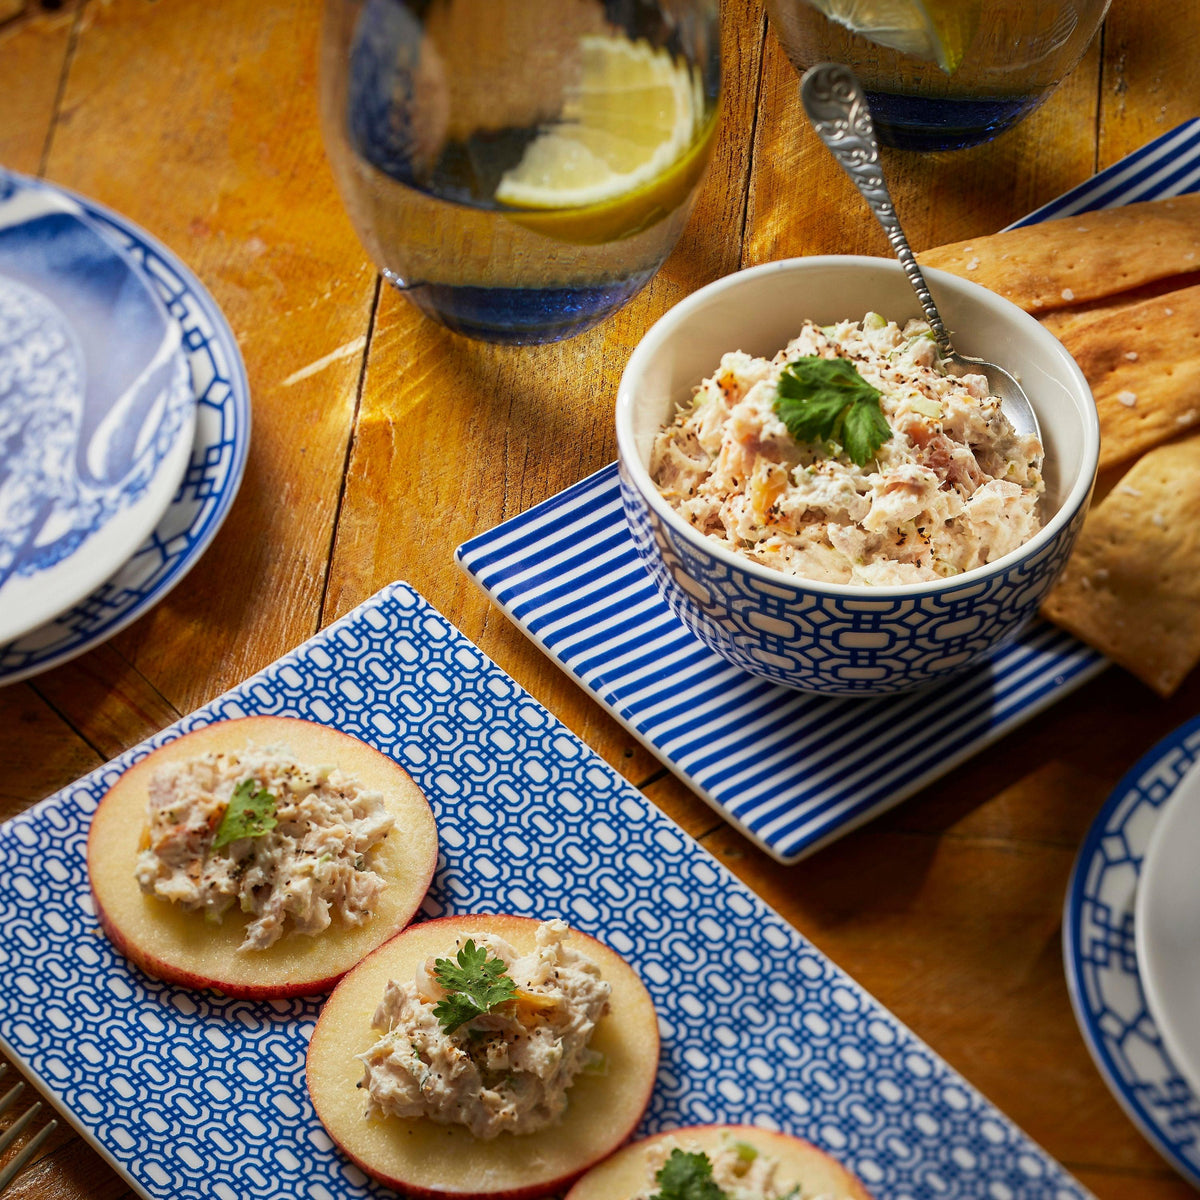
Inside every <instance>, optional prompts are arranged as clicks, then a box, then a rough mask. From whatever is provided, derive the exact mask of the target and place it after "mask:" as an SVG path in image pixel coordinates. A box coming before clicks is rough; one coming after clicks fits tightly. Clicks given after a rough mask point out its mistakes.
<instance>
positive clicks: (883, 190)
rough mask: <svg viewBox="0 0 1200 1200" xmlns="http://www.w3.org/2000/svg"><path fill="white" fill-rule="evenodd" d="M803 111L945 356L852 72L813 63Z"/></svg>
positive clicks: (943, 338) (943, 335)
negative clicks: (876, 228) (879, 234)
mask: <svg viewBox="0 0 1200 1200" xmlns="http://www.w3.org/2000/svg"><path fill="white" fill-rule="evenodd" d="M800 98H801V100H802V101H803V102H804V111H805V112H807V113H808V119H809V120H810V121H811V122H812V124H813V128H814V129H815V130H816V131H817V134H818V136H819V137H820V138H821V140H822V141H823V142H824V143H825V145H826V146H828V147H829V151H830V153H831V154H832V155H833V157H834V158H835V159H836V160H837V164H838V166H839V167H841V168H842V170H843V171H845V172H846V174H847V175H849V176H850V178H851V180H852V181H853V183H854V186H855V187H856V188H858V190H859V191H860V192H861V193H862V198H863V199H864V200H865V201H866V202H867V204H868V205H869V206H870V209H871V211H872V212H873V213H874V214H875V219H876V220H877V221H878V222H879V224H880V225H882V226H883V231H884V233H886V234H887V238H888V241H889V242H891V244H892V249H893V250H894V251H895V252H896V257H897V258H898V259H899V260H900V265H901V266H902V267H903V268H904V273H905V274H906V275H907V276H908V281H909V283H911V284H912V286H913V290H914V291H915V292H916V293H917V299H918V300H920V302H921V307H922V308H923V309H924V310H925V319H926V320H927V321H928V322H929V326H930V328H931V329H932V330H933V336H934V337H935V338H936V339H937V344H938V349H939V350H940V351H941V352H942V353H943V354H950V353H951V352H952V348H951V346H950V335H949V334H948V333H947V332H946V327H945V325H943V324H942V318H941V316H940V315H939V314H938V310H937V305H935V304H934V302H933V297H932V296H931V295H930V293H929V286H928V284H926V282H925V276H924V275H922V274H921V268H920V266H919V265H918V263H917V260H916V257H915V256H914V255H913V252H912V248H911V247H910V246H909V244H908V238H906V237H905V236H904V230H903V229H902V228H901V227H900V220H899V218H898V217H897V216H896V209H895V207H894V206H893V204H892V197H891V195H890V194H889V193H888V189H887V183H886V182H885V181H884V178H883V170H882V168H881V167H880V165H879V143H878V142H877V141H876V140H875V126H874V124H873V123H872V121H871V112H870V110H869V109H868V108H867V100H866V97H865V96H864V95H863V92H862V88H861V87H860V86H859V83H858V80H857V79H856V78H855V77H854V72H853V71H851V70H850V68H849V67H844V66H842V65H841V64H840V63H818V64H817V65H816V66H815V67H811V68H810V69H809V70H808V71H806V72H805V73H804V78H803V79H802V80H801V81H800Z"/></svg>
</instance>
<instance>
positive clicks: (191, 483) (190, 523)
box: [0, 172, 251, 686]
mask: <svg viewBox="0 0 1200 1200" xmlns="http://www.w3.org/2000/svg"><path fill="white" fill-rule="evenodd" d="M9 174H10V175H12V176H13V177H14V178H16V179H17V180H19V181H21V182H23V183H26V184H29V185H31V186H34V187H38V188H41V189H44V190H46V191H49V192H52V193H58V194H60V195H62V196H65V197H66V198H67V199H68V200H70V201H72V202H73V203H75V204H77V205H79V207H80V208H82V210H83V211H84V213H85V214H86V216H87V218H88V220H90V221H91V222H92V224H93V225H94V226H95V227H96V228H97V229H98V230H99V231H100V232H101V234H102V235H103V236H104V237H105V238H106V239H107V240H108V241H110V242H112V243H113V244H115V246H116V247H117V248H118V249H119V250H120V251H121V252H122V253H123V254H124V255H125V256H126V257H128V258H130V259H132V260H133V262H134V263H135V265H136V266H137V268H138V269H139V271H140V272H141V274H142V275H143V276H144V277H145V278H146V279H147V281H148V283H149V284H150V286H151V289H152V291H153V292H154V293H155V295H156V296H157V297H158V298H159V299H160V300H161V301H162V303H163V304H164V306H165V307H166V309H167V312H168V314H169V315H170V316H171V318H172V319H174V320H175V321H177V322H178V323H179V325H180V326H181V329H182V334H183V348H184V353H185V355H186V356H187V358H188V362H189V365H190V367H191V369H192V379H193V387H194V390H195V395H196V411H197V420H196V435H195V441H194V443H193V448H192V455H191V459H190V461H189V463H188V466H187V468H186V470H185V473H184V478H183V481H182V482H181V484H180V487H179V490H178V491H177V492H176V495H175V498H174V499H173V500H172V502H171V504H170V506H169V507H168V508H167V511H166V513H165V514H164V515H163V518H162V520H161V521H160V522H159V523H158V525H157V527H156V528H155V531H154V532H153V533H152V534H151V535H150V537H149V538H148V539H147V540H146V541H145V542H144V543H143V544H142V545H141V546H140V547H139V548H138V549H137V550H136V551H135V552H134V554H133V556H132V558H131V559H130V560H129V561H128V562H127V563H126V564H125V566H123V567H122V568H121V569H120V570H118V571H117V572H116V573H115V574H114V575H113V576H112V577H111V578H110V579H109V580H107V581H106V582H105V583H103V584H101V586H100V587H99V588H97V589H96V590H95V591H94V592H92V593H91V595H89V596H88V597H86V598H85V599H84V600H82V601H80V603H78V604H77V605H75V606H74V607H73V608H71V609H68V610H67V611H66V612H64V613H62V614H61V615H60V616H59V617H57V618H56V619H55V620H54V621H51V622H49V623H48V624H46V625H44V626H41V627H40V628H38V629H36V630H34V631H32V632H31V633H29V634H26V635H25V636H24V637H21V638H18V639H16V640H15V641H12V642H9V643H7V644H5V645H0V686H3V685H5V684H9V683H16V682H18V681H19V680H22V679H27V678H29V677H30V676H32V675H37V674H40V673H41V672H43V671H47V670H49V669H50V668H52V667H56V666H59V665H61V664H62V663H65V662H68V661H69V660H70V659H72V658H75V657H77V656H78V655H80V654H83V653H85V652H86V651H88V650H90V649H92V648H93V647H95V646H98V645H100V644H101V643H102V642H105V641H107V640H108V639H109V638H110V637H112V636H113V635H114V634H116V633H118V632H120V630H122V629H124V628H125V627H126V626H127V625H129V624H131V623H132V622H133V621H135V620H137V618H138V617H140V616H142V615H143V614H144V613H146V612H147V611H148V610H149V609H150V608H152V607H153V606H154V605H155V604H157V603H158V602H159V601H160V600H162V599H163V598H164V597H165V596H166V595H167V594H168V593H169V592H170V591H171V590H172V589H173V588H174V587H175V586H176V585H177V584H179V583H180V581H181V580H182V579H183V578H184V576H186V575H187V573H188V572H189V571H190V570H191V569H192V567H193V566H195V564H196V562H197V561H198V560H199V558H200V556H201V555H202V554H203V553H204V551H205V550H206V549H207V548H208V546H209V544H210V543H211V542H212V540H213V538H214V537H215V536H216V534H217V531H218V530H219V529H220V527H221V525H222V524H223V523H224V521H225V518H226V516H227V515H228V513H229V509H230V508H231V507H232V505H233V501H234V499H235V498H236V496H237V493H238V488H239V487H240V485H241V481H242V476H243V474H244V472H245V467H246V460H247V456H248V454H249V448H250V429H251V417H250V385H249V381H248V380H247V377H246V368H245V364H244V363H243V361H242V356H241V351H240V350H239V349H238V344H237V339H236V338H235V337H234V334H233V330H232V329H231V328H230V326H229V322H228V321H227V320H226V319H225V315H224V314H223V313H222V312H221V310H220V308H218V307H217V304H216V302H215V301H214V300H213V298H212V296H211V295H210V294H209V293H208V291H207V289H206V288H205V287H204V285H203V284H202V283H201V282H200V280H199V279H198V278H197V277H196V276H195V274H194V273H193V272H192V271H191V270H190V269H189V268H188V267H187V266H186V265H185V264H184V263H183V262H182V261H181V260H180V259H179V258H178V257H177V256H176V255H175V254H174V253H173V252H172V251H171V250H169V249H168V248H167V247H166V246H164V245H163V244H162V243H161V242H160V241H158V239H157V238H155V237H153V236H152V235H150V234H149V233H147V232H146V231H145V230H144V229H142V228H140V227H139V226H137V225H135V224H133V222H131V221H129V220H127V219H126V218H125V217H123V216H121V215H120V214H119V213H115V212H113V211H112V210H111V209H109V208H107V207H105V206H104V205H102V204H97V203H96V202H94V201H92V200H89V199H88V198H87V197H85V196H81V195H79V194H77V193H75V192H72V191H71V190H70V189H68V188H63V187H59V186H58V185H56V184H51V183H48V182H47V181H45V180H41V179H32V178H29V177H27V176H20V175H16V174H15V173H14V172H9Z"/></svg>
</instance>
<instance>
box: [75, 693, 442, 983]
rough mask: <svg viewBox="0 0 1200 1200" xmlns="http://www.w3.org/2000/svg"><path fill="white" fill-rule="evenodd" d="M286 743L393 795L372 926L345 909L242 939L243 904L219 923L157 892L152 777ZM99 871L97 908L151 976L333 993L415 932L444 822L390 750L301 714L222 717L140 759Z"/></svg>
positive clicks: (109, 821)
mask: <svg viewBox="0 0 1200 1200" xmlns="http://www.w3.org/2000/svg"><path fill="white" fill-rule="evenodd" d="M251 744H253V745H255V746H259V747H265V746H284V747H286V748H287V750H288V753H289V754H291V755H292V756H293V757H294V758H295V759H296V761H297V762H301V763H309V764H313V765H320V766H336V767H338V768H340V769H341V771H342V772H343V773H344V774H346V775H349V776H352V777H353V778H354V779H355V780H357V782H358V783H359V784H360V785H361V786H362V787H363V788H366V789H368V790H370V791H376V792H381V793H382V794H383V796H384V798H385V802H386V804H387V807H388V809H389V811H390V812H391V813H392V815H393V816H394V817H395V821H396V824H395V827H394V828H393V830H392V832H391V833H390V834H389V835H388V837H387V838H385V839H384V840H383V841H382V842H380V843H379V844H378V845H377V846H376V847H375V849H374V850H373V851H372V855H371V867H372V869H373V870H375V871H376V872H377V873H378V874H380V875H382V876H383V877H384V879H386V880H387V886H386V887H385V888H384V889H383V891H382V892H381V893H380V895H379V899H378V902H377V903H376V906H375V914H374V916H373V917H372V918H371V919H370V920H369V921H367V922H366V923H365V924H363V925H349V924H345V923H343V922H342V921H340V920H339V919H338V918H336V917H335V918H334V921H333V924H332V925H330V926H329V927H328V928H327V929H325V930H323V931H322V932H321V933H319V934H317V935H316V936H308V935H306V934H299V933H285V934H284V936H283V937H281V938H280V939H279V940H278V941H277V942H275V944H274V945H272V946H268V947H267V948H266V949H264V950H245V951H241V950H239V949H238V947H239V946H240V945H241V943H242V939H243V938H244V936H245V932H246V926H247V925H248V924H249V922H250V920H251V919H252V918H251V917H250V916H249V915H247V914H245V913H242V912H239V911H238V910H237V909H236V908H235V909H231V910H230V911H229V912H227V913H226V914H225V916H224V918H223V920H222V921H221V922H220V923H219V924H218V923H214V922H212V921H206V920H205V918H204V915H203V914H202V913H199V912H188V911H187V910H185V909H182V908H180V907H179V906H178V905H176V904H172V903H170V902H169V901H166V900H162V899H160V898H158V897H157V896H149V895H146V893H144V892H143V891H142V889H141V888H140V887H139V886H138V883H137V880H136V879H135V878H134V864H135V862H136V860H137V856H138V853H139V850H140V848H141V845H140V843H141V839H142V836H143V832H144V831H145V829H146V826H147V802H148V795H149V785H150V779H151V777H152V776H153V775H154V773H155V772H156V771H158V770H159V769H160V768H162V767H164V766H166V765H167V764H168V763H173V762H178V761H179V760H181V759H188V758H194V757H197V756H199V755H202V754H206V753H208V752H209V751H227V752H234V753H237V752H239V751H243V750H245V749H246V747H247V746H249V745H251ZM87 860H88V875H89V877H90V880H91V885H92V896H93V898H94V899H95V903H96V915H97V916H98V917H99V919H100V924H101V926H102V927H103V929H104V932H105V933H106V934H108V936H109V938H110V939H111V941H112V943H113V945H114V946H116V948H117V949H118V950H119V951H120V952H121V953H122V954H124V955H125V956H126V958H128V959H130V960H131V961H132V962H133V963H135V964H136V965H137V966H139V967H141V969H142V970H143V971H145V972H146V973H147V974H148V975H154V976H157V977H158V978H159V979H165V980H167V981H168V982H171V983H180V984H183V985H184V986H185V987H193V988H216V989H217V990H218V991H221V992H224V993H225V994H226V995H228V996H239V997H244V998H248V999H264V998H268V997H282V996H307V995H311V994H312V993H314V992H323V991H328V990H329V988H331V987H332V986H333V985H334V984H335V983H336V982H337V981H338V979H339V978H341V976H342V975H344V974H345V973H346V972H347V971H348V970H349V969H350V968H351V967H352V966H354V964H355V963H356V962H358V960H359V959H360V958H362V957H363V956H364V955H365V954H368V953H369V952H370V951H372V950H374V949H375V947H376V946H378V945H380V944H381V943H382V942H385V941H387V939H388V938H390V937H391V936H392V935H393V934H395V933H397V932H398V931H399V930H401V929H403V928H404V926H405V925H407V924H408V922H409V921H410V920H411V919H412V916H413V913H415V912H416V911H417V908H418V907H419V906H420V903H421V900H422V899H423V898H424V896H425V893H426V891H427V890H428V889H429V882H430V880H431V879H432V878H433V869H434V867H435V865H436V864H437V828H436V826H435V825H434V820H433V813H432V812H430V810H429V804H428V802H427V801H426V799H425V797H424V795H423V794H422V793H421V790H420V788H418V787H417V785H416V784H415V783H413V781H412V779H411V778H410V777H409V775H408V773H407V772H406V771H405V770H404V769H403V768H402V767H401V766H399V765H398V764H397V763H394V762H393V761H392V760H391V759H390V758H388V757H387V756H386V755H384V754H381V753H380V752H379V751H378V750H374V749H372V748H371V747H370V746H368V745H366V743H364V742H360V741H359V740H358V739H357V738H354V737H350V736H349V735H348V734H345V733H340V732H339V731H338V730H336V729H329V728H328V727H326V726H324V725H317V724H315V723H313V722H312V721H302V720H299V719H298V718H295V717H243V718H241V719H239V720H233V721H218V722H215V723H214V724H212V725H206V726H204V727H203V728H202V729H197V730H195V731H193V732H192V733H188V734H185V735H184V736H183V737H181V738H178V739H176V740H175V741H173V742H169V743H168V744H167V745H165V746H163V747H161V748H160V749H158V750H155V751H154V752H153V753H151V754H148V755H147V756H146V757H145V758H143V759H142V760H141V761H140V762H138V763H136V764H135V765H134V766H132V767H130V768H129V770H128V771H126V772H125V774H124V775H122V776H121V778H120V779H118V780H117V782H116V783H115V784H113V786H112V787H111V788H110V789H109V790H108V792H107V793H106V794H105V796H104V798H103V799H102V800H101V801H100V804H99V807H98V808H97V809H96V814H95V816H94V817H93V818H92V827H91V831H90V833H89V834H88V849H87Z"/></svg>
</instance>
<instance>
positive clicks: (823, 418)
mask: <svg viewBox="0 0 1200 1200" xmlns="http://www.w3.org/2000/svg"><path fill="white" fill-rule="evenodd" d="M879 396H880V392H879V389H878V388H874V387H872V386H871V385H870V384H869V383H868V382H867V381H866V380H865V379H864V378H863V377H862V376H861V375H860V374H859V373H858V370H857V368H856V367H855V366H854V364H853V363H852V362H850V361H849V360H848V359H845V358H797V359H794V360H793V361H792V362H790V363H788V364H787V366H785V367H784V368H783V371H782V372H781V373H780V376H779V394H778V396H776V398H775V415H776V416H777V417H778V418H779V419H780V420H781V421H782V422H783V423H784V424H785V425H786V426H787V431H788V433H790V434H791V435H792V437H793V438H795V440H796V441H798V442H820V441H827V442H837V443H838V444H839V445H840V446H841V447H842V448H843V449H844V450H845V451H846V455H847V457H848V458H849V459H850V461H851V462H852V463H855V464H856V465H857V466H860V467H865V466H866V465H867V463H869V462H870V461H871V459H873V458H874V457H875V451H876V450H878V449H879V447H880V446H882V445H883V443H884V442H886V441H887V440H888V439H889V438H890V437H891V436H892V430H891V427H890V426H889V425H888V423H887V419H886V418H885V417H884V415H883V410H882V409H881V408H880V407H879Z"/></svg>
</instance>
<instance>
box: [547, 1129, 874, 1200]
mask: <svg viewBox="0 0 1200 1200" xmlns="http://www.w3.org/2000/svg"><path fill="white" fill-rule="evenodd" d="M727 1135H732V1136H733V1137H734V1138H736V1139H737V1140H738V1141H744V1142H748V1143H750V1144H751V1145H753V1146H754V1147H755V1148H756V1149H757V1150H758V1151H759V1152H760V1153H763V1154H769V1155H770V1156H771V1157H773V1158H775V1159H776V1160H777V1161H778V1162H779V1163H780V1173H781V1175H782V1176H783V1180H784V1188H785V1190H786V1188H787V1187H788V1186H791V1185H792V1184H796V1183H801V1182H803V1183H804V1185H805V1193H804V1194H805V1195H809V1194H810V1192H811V1193H812V1194H817V1195H824V1194H828V1195H830V1196H834V1197H836V1198H837V1200H871V1196H870V1194H869V1193H868V1192H867V1189H866V1188H865V1187H863V1185H862V1183H861V1181H860V1180H858V1179H857V1178H855V1176H853V1175H852V1174H851V1173H850V1172H849V1171H848V1170H846V1168H845V1167H843V1166H842V1165H841V1163H839V1162H838V1161H837V1160H836V1159H834V1158H833V1157H831V1156H830V1155H829V1154H827V1153H826V1152H825V1151H824V1150H821V1149H819V1148H818V1147H817V1146H814V1145H813V1144H812V1143H811V1142H806V1141H805V1140H804V1139H803V1138H798V1137H794V1136H793V1135H792V1134H789V1133H776V1132H774V1131H772V1130H768V1129H759V1128H758V1127H757V1126H756V1125H688V1126H684V1127H683V1128H681V1129H668V1130H666V1131H664V1132H663V1133H656V1134H654V1135H652V1136H651V1137H647V1138H642V1139H641V1140H640V1141H637V1142H632V1143H631V1144H630V1145H628V1146H625V1147H623V1148H622V1149H620V1150H618V1151H617V1152H616V1153H615V1154H614V1155H612V1157H610V1158H608V1159H606V1160H605V1161H604V1162H602V1163H600V1164H599V1165H598V1166H597V1167H595V1168H594V1169H593V1170H591V1171H589V1172H588V1173H587V1174H586V1175H585V1176H583V1177H582V1178H581V1179H580V1180H579V1181H578V1182H577V1183H576V1184H575V1186H574V1187H573V1188H572V1189H571V1190H570V1191H569V1192H568V1193H567V1195H566V1197H565V1200H632V1197H634V1196H637V1195H638V1194H639V1191H640V1189H641V1188H642V1187H644V1180H645V1176H646V1166H645V1161H646V1152H647V1151H648V1150H650V1149H651V1148H652V1147H653V1146H654V1144H655V1143H656V1142H661V1141H663V1140H664V1139H666V1138H671V1139H674V1140H675V1141H678V1142H679V1143H680V1144H681V1146H682V1147H684V1148H688V1149H691V1148H695V1149H697V1150H705V1149H706V1148H707V1147H709V1146H712V1147H716V1146H717V1145H718V1144H719V1143H720V1142H721V1141H723V1140H724V1138H725V1137H726V1136H727Z"/></svg>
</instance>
